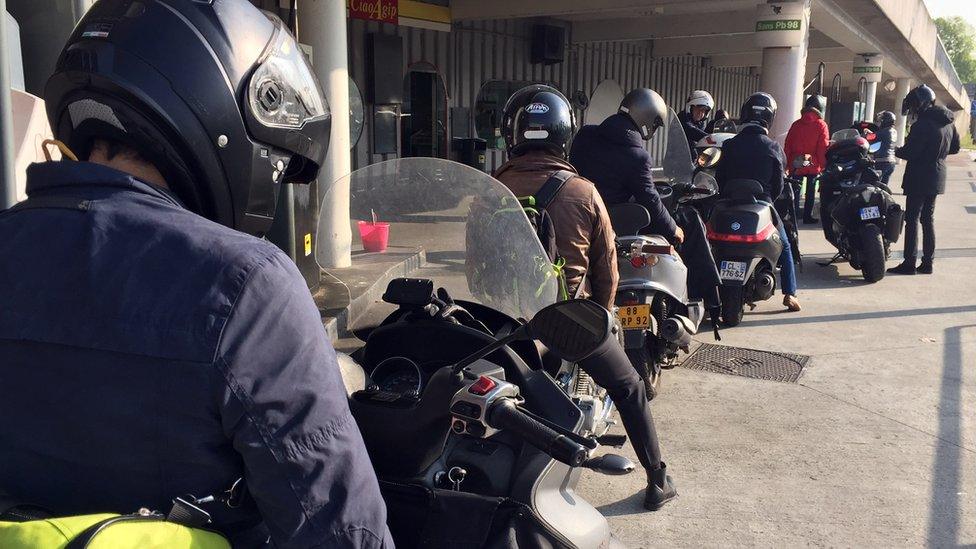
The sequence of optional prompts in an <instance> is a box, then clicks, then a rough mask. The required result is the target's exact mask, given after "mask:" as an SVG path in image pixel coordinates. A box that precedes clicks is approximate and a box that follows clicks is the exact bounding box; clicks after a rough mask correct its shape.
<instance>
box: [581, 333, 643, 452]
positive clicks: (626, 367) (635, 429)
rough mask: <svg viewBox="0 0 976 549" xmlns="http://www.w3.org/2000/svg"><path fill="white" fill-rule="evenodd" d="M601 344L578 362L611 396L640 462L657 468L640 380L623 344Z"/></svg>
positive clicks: (641, 381)
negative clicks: (593, 353) (594, 351)
mask: <svg viewBox="0 0 976 549" xmlns="http://www.w3.org/2000/svg"><path fill="white" fill-rule="evenodd" d="M605 347H606V349H605V350H603V351H600V352H598V353H597V354H595V355H592V356H590V357H589V358H587V359H586V360H583V361H582V362H580V363H579V365H580V367H581V368H583V371H585V372H586V373H588V374H590V377H591V378H593V381H595V382H596V383H597V385H599V386H600V387H603V388H604V389H606V390H607V394H608V395H610V398H611V399H613V402H614V404H615V405H616V406H617V410H619V411H620V419H621V420H622V421H623V423H624V429H625V430H626V431H627V436H628V437H629V438H630V443H631V444H632V445H633V446H634V451H635V452H636V453H637V459H638V460H640V463H641V465H643V466H644V469H646V470H648V471H650V470H652V469H657V468H659V467H660V466H661V448H660V446H658V442H657V431H655V430H654V418H653V417H651V406H650V402H648V400H647V391H646V389H644V380H642V379H641V377H640V376H639V375H638V374H637V370H635V369H634V366H633V365H632V364H631V363H630V360H629V359H628V358H627V353H625V352H624V349H623V347H621V346H620V345H617V344H616V343H613V342H611V344H609V345H605Z"/></svg>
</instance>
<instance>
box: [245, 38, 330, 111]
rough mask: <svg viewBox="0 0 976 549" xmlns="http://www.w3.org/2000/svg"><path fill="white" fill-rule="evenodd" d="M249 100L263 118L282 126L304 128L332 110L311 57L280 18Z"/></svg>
mask: <svg viewBox="0 0 976 549" xmlns="http://www.w3.org/2000/svg"><path fill="white" fill-rule="evenodd" d="M248 103H249V104H250V107H251V111H252V112H253V113H254V116H255V118H257V120H258V121H259V122H261V123H262V124H264V125H267V126H272V127H279V128H301V127H302V126H303V125H304V124H305V122H307V121H309V120H312V119H315V118H320V117H323V116H327V115H328V113H329V109H328V107H326V105H325V100H324V96H323V95H322V89H321V88H320V87H319V82H318V79H316V78H315V75H314V74H313V73H312V68H311V67H310V66H309V65H308V59H307V58H306V57H305V55H304V54H303V53H302V51H301V50H300V49H299V48H298V44H297V43H295V39H294V38H293V37H292V35H291V33H289V32H288V31H286V30H285V29H284V28H283V27H282V26H281V23H280V21H279V22H278V29H277V30H276V31H275V37H274V39H273V40H272V41H271V46H270V47H269V48H268V50H267V52H266V53H265V56H264V58H263V60H262V61H261V64H260V65H259V66H258V68H257V69H256V70H255V71H254V74H253V75H252V76H251V82H250V85H249V89H248Z"/></svg>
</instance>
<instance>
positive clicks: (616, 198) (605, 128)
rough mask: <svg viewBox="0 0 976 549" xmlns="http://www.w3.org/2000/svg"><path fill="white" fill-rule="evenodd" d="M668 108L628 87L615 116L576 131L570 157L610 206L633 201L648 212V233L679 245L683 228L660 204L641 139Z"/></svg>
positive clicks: (659, 123) (648, 136) (645, 92)
mask: <svg viewBox="0 0 976 549" xmlns="http://www.w3.org/2000/svg"><path fill="white" fill-rule="evenodd" d="M667 112H668V111H667V105H666V104H665V103H664V100H663V99H661V96H660V95H658V94H657V92H655V91H653V90H649V89H647V88H637V89H635V90H632V91H631V92H630V93H628V94H627V95H626V96H625V97H624V99H623V101H621V102H620V108H619V109H618V111H617V114H614V115H611V116H609V117H607V119H606V120H604V121H603V123H602V124H600V125H599V126H592V125H591V126H584V127H583V128H582V129H581V130H580V131H579V133H578V134H576V138H575V139H573V147H572V150H571V151H570V153H569V161H570V163H572V165H573V166H575V167H576V169H577V170H579V173H580V175H582V176H583V177H585V178H587V179H589V180H590V181H592V182H593V183H594V184H595V185H596V188H597V190H598V191H599V192H600V196H602V197H603V201H604V202H606V203H607V204H610V205H614V204H622V203H624V202H629V201H630V200H633V201H634V202H636V203H638V204H640V205H641V206H644V207H645V208H647V212H648V213H649V214H650V216H651V223H650V225H648V231H650V232H652V233H654V234H659V235H661V236H663V237H665V238H668V239H670V240H671V241H672V242H678V243H680V242H682V241H683V240H684V238H685V235H684V231H683V230H682V229H681V227H679V226H678V225H677V224H676V223H675V221H674V219H673V218H672V217H671V214H670V213H668V210H667V208H666V207H665V206H664V204H663V203H662V202H661V196H660V195H659V194H658V192H657V188H656V187H655V186H654V178H653V176H652V172H651V168H653V167H654V162H653V161H652V159H651V155H650V153H648V152H647V148H646V141H648V140H650V139H651V137H652V136H653V135H654V131H655V130H656V129H657V128H659V127H661V126H663V125H664V122H665V121H666V120H667Z"/></svg>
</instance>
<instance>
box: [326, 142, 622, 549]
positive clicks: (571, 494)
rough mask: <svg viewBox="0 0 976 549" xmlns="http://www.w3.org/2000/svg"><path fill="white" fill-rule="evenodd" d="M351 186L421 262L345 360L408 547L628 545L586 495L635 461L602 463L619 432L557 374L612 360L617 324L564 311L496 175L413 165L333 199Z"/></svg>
mask: <svg viewBox="0 0 976 549" xmlns="http://www.w3.org/2000/svg"><path fill="white" fill-rule="evenodd" d="M344 188H347V189H349V191H348V192H349V203H350V208H351V210H352V211H353V212H370V213H369V214H367V215H373V214H375V215H376V216H377V217H378V218H379V219H382V220H386V221H390V222H391V223H390V227H389V234H390V244H391V247H395V248H394V249H396V248H399V249H407V250H416V251H417V252H416V253H417V256H418V258H417V260H416V261H417V263H416V264H415V266H414V268H413V269H412V272H411V273H410V274H411V275H412V276H413V277H414V278H410V279H405V278H399V279H394V280H393V281H392V282H391V283H390V284H389V286H388V287H387V289H386V292H385V293H384V294H383V296H382V302H378V303H376V304H375V305H374V306H373V307H371V309H370V313H369V314H367V315H366V317H368V318H369V319H370V320H369V321H368V322H367V323H366V325H365V326H363V325H361V324H359V323H358V321H356V322H357V326H358V327H357V328H356V329H355V331H356V335H357V336H359V337H360V338H361V339H363V340H364V341H365V343H364V344H363V346H362V347H361V348H360V349H358V350H357V351H355V352H353V353H352V354H351V355H342V356H341V357H340V363H341V365H342V371H343V379H344V381H345V382H346V387H347V389H349V390H351V391H352V394H351V398H350V409H351V410H352V414H353V416H354V417H355V418H356V422H357V424H358V426H359V429H360V431H361V433H362V436H363V440H364V442H365V444H366V449H367V450H368V452H369V456H370V459H371V461H372V463H373V467H374V468H375V470H376V475H377V477H378V479H379V482H380V489H381V491H382V494H383V498H384V500H385V502H386V507H387V513H388V520H387V523H388V525H389V527H390V531H391V533H392V535H393V539H394V541H395V542H396V544H397V547H405V548H410V547H492V548H496V547H497V548H509V547H512V548H514V547H530V546H531V547H536V546H546V547H560V548H561V547H567V548H583V547H608V548H614V547H618V548H619V547H622V545H621V544H620V543H619V542H618V541H617V540H616V539H615V538H614V537H613V536H612V535H611V532H610V527H609V524H608V523H607V520H606V518H604V517H603V515H601V514H600V512H599V511H597V510H596V509H595V508H594V507H593V506H592V505H590V504H589V503H588V502H587V501H586V500H585V499H583V498H582V497H581V496H580V495H579V494H577V493H576V491H575V488H576V485H577V483H578V481H579V478H580V475H581V473H582V469H583V468H587V469H590V470H594V471H597V472H601V473H604V474H626V473H629V472H631V471H632V470H633V469H634V464H633V463H632V462H630V460H628V459H626V458H623V457H621V456H617V455H614V454H603V455H596V453H595V450H597V449H598V447H599V445H600V444H601V442H607V440H606V437H603V438H600V439H598V438H596V437H595V436H592V434H591V433H588V432H587V430H586V426H585V418H586V415H585V414H584V412H583V410H582V409H581V407H580V404H578V403H577V402H575V401H574V400H573V399H571V398H570V396H569V395H567V394H566V391H565V390H564V389H563V387H561V386H560V385H559V384H558V383H557V382H556V381H555V380H554V379H553V377H552V375H550V373H549V372H550V371H557V370H559V369H560V367H561V364H563V363H571V364H576V363H579V362H581V361H583V360H585V359H586V358H587V356H588V355H589V354H590V353H592V352H600V353H602V352H604V351H606V352H612V351H613V349H606V348H604V346H606V345H619V343H617V340H616V339H617V338H616V335H617V334H616V333H614V332H615V330H616V324H615V323H614V322H613V321H612V317H611V315H610V313H609V312H608V311H607V310H606V309H604V308H603V307H602V306H600V305H598V304H596V303H593V302H591V301H584V300H575V301H563V302H558V303H557V300H558V296H559V284H558V272H557V271H556V270H555V269H554V266H553V265H552V263H551V262H549V260H548V256H547V255H546V252H545V251H544V250H543V248H542V245H541V243H540V242H539V239H538V237H537V236H536V234H535V231H534V230H533V229H532V227H531V225H530V224H529V222H528V220H527V219H526V217H525V214H524V213H522V210H521V209H520V208H519V207H518V202H517V201H516V200H515V197H513V196H512V194H511V192H510V191H509V190H508V189H506V188H505V187H504V186H503V185H502V184H501V183H499V182H497V181H495V180H494V179H492V178H491V177H489V176H488V175H487V174H485V173H483V172H479V171H477V170H474V169H472V168H469V167H467V166H463V165H461V164H457V163H454V162H449V161H446V160H440V159H432V158H408V159H400V160H393V161H388V162H383V163H380V164H374V165H371V166H367V167H365V168H362V169H361V170H358V171H356V172H354V173H353V174H351V175H350V176H349V181H348V186H346V185H336V186H333V187H332V188H331V189H330V190H329V191H327V192H340V191H336V190H335V189H344ZM390 188H398V189H400V190H402V191H403V194H402V195H400V196H393V195H391V193H390V192H389V189H390ZM402 196H410V197H411V200H409V201H405V200H403V199H402ZM445 196H447V197H448V198H449V199H450V200H447V201H446V202H445V199H444V197H445ZM438 197H440V199H438ZM326 201H328V197H326ZM445 203H452V204H456V205H457V206H456V207H453V208H448V209H444V208H443V206H442V205H443V204H445ZM423 204H428V205H429V206H427V208H426V209H423V206H422V205H423ZM320 236H321V237H322V238H327V236H325V235H324V234H322V235H320ZM357 251H358V250H357ZM435 282H436V284H435ZM435 288H437V289H436V290H435ZM525 319H529V320H525ZM377 324H378V325H377ZM539 343H541V344H542V345H541V346H539V345H538V344H539ZM620 354H621V355H622V354H623V353H622V351H621V352H620ZM580 382H581V383H582V382H583V380H582V379H580ZM621 438H623V437H620V436H617V439H618V440H617V441H616V442H615V443H616V444H621V443H622V442H623V440H619V439H621Z"/></svg>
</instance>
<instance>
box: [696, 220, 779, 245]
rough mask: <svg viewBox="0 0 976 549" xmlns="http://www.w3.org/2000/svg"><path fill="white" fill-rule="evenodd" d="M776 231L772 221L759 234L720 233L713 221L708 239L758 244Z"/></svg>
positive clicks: (709, 225) (709, 227) (709, 228)
mask: <svg viewBox="0 0 976 549" xmlns="http://www.w3.org/2000/svg"><path fill="white" fill-rule="evenodd" d="M775 231H776V227H774V226H773V224H772V223H770V224H768V225H766V226H765V227H763V228H762V230H760V231H759V232H758V233H757V234H730V233H718V232H715V231H714V230H713V229H712V225H711V223H709V224H708V239H709V240H717V241H719V242H740V243H748V244H756V243H759V242H763V241H765V240H766V239H767V238H769V235H771V234H773V232H775Z"/></svg>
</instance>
